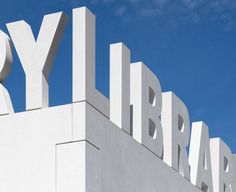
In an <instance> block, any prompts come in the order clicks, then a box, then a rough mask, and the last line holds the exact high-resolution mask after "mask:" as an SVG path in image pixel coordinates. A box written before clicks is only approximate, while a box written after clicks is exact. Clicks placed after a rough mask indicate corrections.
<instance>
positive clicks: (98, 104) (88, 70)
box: [72, 7, 109, 117]
mask: <svg viewBox="0 0 236 192" xmlns="http://www.w3.org/2000/svg"><path fill="white" fill-rule="evenodd" d="M95 71H96V70H95V16H94V15H93V14H92V13H91V12H90V11H89V10H88V9H87V8H86V7H82V8H76V9H73V83H72V84H73V85H72V88H73V98H72V100H73V102H80V101H86V102H88V103H89V104H90V105H92V106H93V107H95V108H96V109H97V110H99V111H100V112H102V113H103V114H104V115H105V116H106V117H109V101H108V99H107V98H106V97H104V96H103V95H102V94H101V93H100V92H99V91H97V90H96V86H95Z"/></svg>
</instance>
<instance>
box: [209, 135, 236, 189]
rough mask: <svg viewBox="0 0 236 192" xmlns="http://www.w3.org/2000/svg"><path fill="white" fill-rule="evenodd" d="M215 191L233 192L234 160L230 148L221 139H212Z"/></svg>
mask: <svg viewBox="0 0 236 192" xmlns="http://www.w3.org/2000/svg"><path fill="white" fill-rule="evenodd" d="M210 150H211V166H212V179H213V191H214V192H232V183H233V162H232V153H231V150H230V148H229V147H228V146H227V145H226V144H225V143H224V142H223V141H222V140H221V139H220V138H214V139H210Z"/></svg>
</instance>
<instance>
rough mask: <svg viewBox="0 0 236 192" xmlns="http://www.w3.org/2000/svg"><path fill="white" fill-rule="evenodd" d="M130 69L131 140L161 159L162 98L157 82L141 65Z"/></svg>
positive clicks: (133, 65) (134, 65)
mask: <svg viewBox="0 0 236 192" xmlns="http://www.w3.org/2000/svg"><path fill="white" fill-rule="evenodd" d="M130 67H131V68H130V72H131V73H130V77H131V78H130V103H131V105H132V107H131V109H132V108H133V110H132V111H131V113H133V115H132V117H133V118H132V120H131V122H132V123H131V124H132V128H133V133H132V135H133V138H134V139H136V140H137V141H138V142H140V143H141V144H143V145H144V146H145V147H146V148H148V149H149V150H150V151H152V152H153V153H154V154H156V155H157V156H159V157H162V151H163V138H162V126H161V122H160V115H161V107H162V97H161V86H160V83H159V80H158V79H157V77H156V76H155V75H154V74H153V73H152V72H151V71H150V70H149V69H148V68H147V67H146V66H145V65H144V64H143V63H134V64H131V65H130Z"/></svg>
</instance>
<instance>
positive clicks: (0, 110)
mask: <svg viewBox="0 0 236 192" xmlns="http://www.w3.org/2000/svg"><path fill="white" fill-rule="evenodd" d="M12 60H13V59H12V52H11V45H10V38H9V37H8V36H7V35H6V34H5V33H4V32H3V31H1V30H0V115H3V114H9V113H14V109H13V107H12V103H11V98H10V96H9V93H8V91H7V89H6V88H5V87H4V86H3V85H2V83H3V81H4V80H5V79H6V78H7V76H8V74H9V73H10V71H11V66H12Z"/></svg>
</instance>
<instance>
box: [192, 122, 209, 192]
mask: <svg viewBox="0 0 236 192" xmlns="http://www.w3.org/2000/svg"><path fill="white" fill-rule="evenodd" d="M189 165H190V170H191V171H190V178H191V182H192V183H193V184H194V185H196V186H198V187H199V188H200V189H202V191H204V192H213V188H212V174H211V173H212V172H211V171H212V170H211V157H210V141H209V134H208V127H207V126H206V125H205V124H204V123H203V122H194V123H193V124H192V133H191V142H190V152H189Z"/></svg>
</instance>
